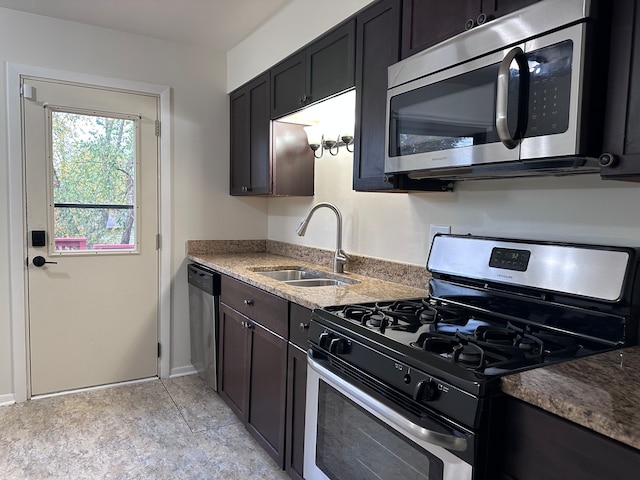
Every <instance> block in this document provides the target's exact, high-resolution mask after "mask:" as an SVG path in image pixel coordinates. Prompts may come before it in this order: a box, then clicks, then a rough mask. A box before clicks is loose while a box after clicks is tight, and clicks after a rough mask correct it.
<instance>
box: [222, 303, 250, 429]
mask: <svg viewBox="0 0 640 480" xmlns="http://www.w3.org/2000/svg"><path fill="white" fill-rule="evenodd" d="M246 321H247V319H246V317H243V316H242V315H240V314H239V313H238V312H236V311H234V310H232V309H230V308H229V307H228V306H227V305H224V304H221V305H220V379H219V388H218V390H219V392H220V396H221V397H222V398H223V399H224V400H225V402H226V403H227V404H228V405H229V406H230V407H231V409H232V410H233V411H234V413H235V414H236V415H237V416H238V418H240V419H241V420H242V421H246V413H247V409H248V404H249V395H248V373H249V369H248V362H247V360H248V358H249V354H248V341H247V329H246V327H245V325H246Z"/></svg>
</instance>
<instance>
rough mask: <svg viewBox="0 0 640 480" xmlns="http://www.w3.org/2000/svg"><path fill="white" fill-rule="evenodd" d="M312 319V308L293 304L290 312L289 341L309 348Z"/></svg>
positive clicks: (304, 348)
mask: <svg viewBox="0 0 640 480" xmlns="http://www.w3.org/2000/svg"><path fill="white" fill-rule="evenodd" d="M310 320H311V310H309V309H308V308H305V307H303V306H302V305H298V304H297V303H292V304H291V312H290V314H289V341H290V342H291V343H293V344H294V345H297V346H298V347H300V348H302V349H303V350H305V351H306V350H307V349H308V348H309V337H308V333H309V321H310Z"/></svg>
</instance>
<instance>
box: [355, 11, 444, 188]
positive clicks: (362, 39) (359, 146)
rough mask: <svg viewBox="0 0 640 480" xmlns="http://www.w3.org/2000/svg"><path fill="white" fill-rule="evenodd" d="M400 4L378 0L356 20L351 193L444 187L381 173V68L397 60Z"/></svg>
mask: <svg viewBox="0 0 640 480" xmlns="http://www.w3.org/2000/svg"><path fill="white" fill-rule="evenodd" d="M401 4H402V1H401V0H383V1H380V2H376V3H375V4H373V5H372V6H371V7H370V8H368V9H366V10H364V11H362V12H360V13H359V14H358V16H357V17H356V124H355V136H354V138H355V146H354V155H353V189H354V190H358V191H407V190H436V191H444V190H448V189H450V188H449V187H450V183H449V182H446V183H445V182H441V181H438V180H431V179H428V180H410V179H409V178H408V177H407V176H406V175H394V176H387V175H385V173H384V161H385V155H384V153H385V128H386V109H387V106H386V104H387V67H389V65H393V64H394V63H396V62H397V61H398V60H399V58H400V31H401V29H400V21H401V13H402V12H401Z"/></svg>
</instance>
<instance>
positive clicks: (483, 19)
mask: <svg viewBox="0 0 640 480" xmlns="http://www.w3.org/2000/svg"><path fill="white" fill-rule="evenodd" d="M487 20H489V17H487V14H486V13H481V14H480V15H478V18H476V24H477V25H482V24H484V23H485V22H486V21H487Z"/></svg>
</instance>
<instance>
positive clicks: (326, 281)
mask: <svg viewBox="0 0 640 480" xmlns="http://www.w3.org/2000/svg"><path fill="white" fill-rule="evenodd" d="M284 283H286V284H287V285H291V286H292V287H329V286H332V285H333V286H337V287H339V286H343V285H349V284H348V283H347V282H342V281H340V280H336V279H334V278H312V279H307V280H288V281H286V282H284Z"/></svg>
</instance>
